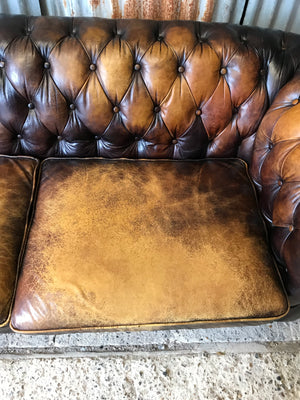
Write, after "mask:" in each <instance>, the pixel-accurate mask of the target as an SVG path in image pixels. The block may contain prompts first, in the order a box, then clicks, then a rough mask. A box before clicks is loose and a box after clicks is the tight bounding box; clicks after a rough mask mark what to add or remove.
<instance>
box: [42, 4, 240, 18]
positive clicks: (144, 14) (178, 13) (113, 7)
mask: <svg viewBox="0 0 300 400" xmlns="http://www.w3.org/2000/svg"><path fill="white" fill-rule="evenodd" d="M244 5H245V0H218V1H217V0H164V1H160V0H144V1H141V0H86V1H83V0H61V1H53V0H42V1H41V6H42V12H43V14H46V15H60V16H67V15H72V16H82V15H84V16H99V17H105V18H150V19H192V20H201V21H211V20H214V21H218V22H232V23H239V21H240V18H241V15H242V12H243V9H244Z"/></svg>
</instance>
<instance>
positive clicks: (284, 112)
mask: <svg viewBox="0 0 300 400" xmlns="http://www.w3.org/2000/svg"><path fill="white" fill-rule="evenodd" d="M252 176H253V179H254V181H255V183H256V185H257V187H258V188H259V189H260V201H261V208H262V211H263V214H264V216H265V217H266V219H267V220H268V221H269V223H270V225H271V243H272V247H273V250H274V253H275V254H276V257H277V259H278V260H279V261H281V262H282V261H283V262H284V265H286V267H287V269H288V275H287V279H288V282H287V284H288V288H289V293H290V295H291V296H290V300H291V303H292V304H294V303H295V304H299V303H300V72H298V73H297V74H295V76H294V77H293V79H291V81H290V82H288V83H287V84H286V85H285V86H284V87H283V89H282V90H281V91H280V92H279V94H278V95H277V96H276V98H275V100H274V102H273V104H272V105H271V107H270V109H269V110H268V112H267V114H266V116H265V117H264V119H263V121H262V123H261V125H260V128H259V130H258V133H257V138H256V142H255V149H254V158H253V163H252Z"/></svg>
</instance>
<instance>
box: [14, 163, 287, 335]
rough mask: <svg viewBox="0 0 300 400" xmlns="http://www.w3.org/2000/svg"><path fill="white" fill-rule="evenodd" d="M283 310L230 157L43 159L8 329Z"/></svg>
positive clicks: (241, 178) (153, 322) (245, 186)
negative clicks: (135, 159)
mask: <svg viewBox="0 0 300 400" xmlns="http://www.w3.org/2000/svg"><path fill="white" fill-rule="evenodd" d="M287 311H288V302H287V299H286V295H285V293H284V291H283V288H282V284H281V281H280V278H279V274H278V272H277V269H276V267H275V265H274V261H273V259H272V257H271V256H270V252H269V248H268V245H267V242H266V232H265V227H264V224H263V222H262V219H261V217H260V214H259V212H258V208H257V204H256V197H255V193H254V190H253V186H252V183H251V181H250V179H249V177H248V173H247V167H246V164H245V163H244V162H242V161H241V160H238V159H235V160H233V159H232V160H231V159H229V160H202V161H167V160H165V161H158V160H152V161H151V160H148V161H145V160H141V161H133V160H103V159H48V160H46V161H44V162H43V165H42V171H41V176H40V182H39V192H38V197H37V202H36V209H35V215H34V219H33V224H32V229H31V232H30V236H29V240H28V245H27V250H26V254H25V258H24V263H23V268H22V272H21V276H20V281H19V285H18V290H17V295H16V302H15V306H14V310H13V315H12V328H13V329H14V330H17V331H26V332H29V331H33V332H35V331H60V330H64V329H66V330H80V329H93V328H95V329H131V328H133V329H134V328H139V329H141V328H161V327H165V326H174V327H175V326H176V327H178V326H188V325H195V324H201V323H207V322H227V321H253V320H264V319H269V318H271V319H274V318H278V317H280V316H282V315H284V314H285V313H286V312H287Z"/></svg>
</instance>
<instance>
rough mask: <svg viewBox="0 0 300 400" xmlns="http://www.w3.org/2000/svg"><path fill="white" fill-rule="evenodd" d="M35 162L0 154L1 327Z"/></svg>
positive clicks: (6, 314)
mask: <svg viewBox="0 0 300 400" xmlns="http://www.w3.org/2000/svg"><path fill="white" fill-rule="evenodd" d="M37 164H38V161H37V160H35V159H34V158H31V157H9V156H0V238H1V240H0V326H4V325H6V324H7V320H8V319H9V314H10V309H11V303H12V298H13V295H14V287H15V281H16V275H17V269H18V260H19V257H20V254H21V252H22V242H23V238H24V235H25V228H26V223H27V218H28V211H29V208H30V204H31V200H32V192H33V182H34V176H35V171H36V167H37Z"/></svg>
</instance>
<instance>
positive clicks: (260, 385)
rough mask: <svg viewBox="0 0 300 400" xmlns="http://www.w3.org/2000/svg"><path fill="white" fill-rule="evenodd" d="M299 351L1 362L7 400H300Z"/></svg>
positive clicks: (0, 382)
mask: <svg viewBox="0 0 300 400" xmlns="http://www.w3.org/2000/svg"><path fill="white" fill-rule="evenodd" d="M299 365H300V352H298V353H295V354H294V353H284V352H275V353H264V354H261V353H255V354H253V353H250V354H231V353H228V354H227V353H226V354H225V353H217V354H208V353H200V354H174V353H173V352H171V353H165V354H157V353H150V354H144V355H138V354H136V353H133V354H127V355H122V356H120V355H118V356H112V355H110V356H107V357H104V356H103V355H99V356H98V357H93V358H90V357H80V358H57V357H55V358H32V359H28V358H27V357H25V358H24V357H23V358H19V359H17V360H15V359H13V360H11V359H4V360H2V359H0V398H1V399H3V400H40V399H43V400H61V399H66V400H86V399H93V400H127V399H128V400H162V399H164V400H196V399H197V400H239V399H242V400H271V399H272V400H281V399H287V400H299V399H300V379H299Z"/></svg>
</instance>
